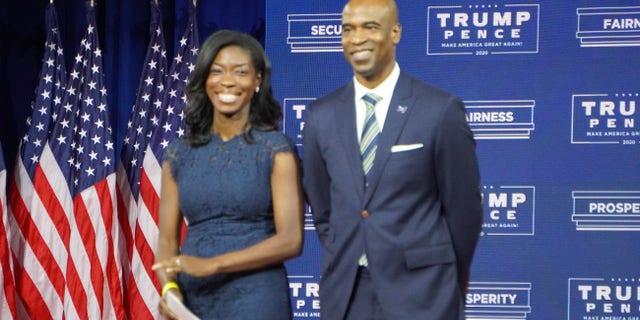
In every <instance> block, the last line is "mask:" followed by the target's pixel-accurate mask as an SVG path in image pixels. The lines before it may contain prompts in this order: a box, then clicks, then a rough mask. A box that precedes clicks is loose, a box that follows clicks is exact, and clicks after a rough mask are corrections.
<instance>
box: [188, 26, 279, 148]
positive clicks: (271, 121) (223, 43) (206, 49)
mask: <svg viewBox="0 0 640 320" xmlns="http://www.w3.org/2000/svg"><path fill="white" fill-rule="evenodd" d="M227 46H238V47H240V48H242V49H244V50H246V51H247V53H249V56H250V57H251V63H252V64H253V68H254V69H255V70H256V73H257V74H260V75H261V76H262V81H261V84H260V91H259V92H257V93H255V94H254V95H253V97H252V98H251V103H250V108H249V121H248V123H247V124H246V126H250V127H251V130H259V131H271V130H278V121H279V120H280V119H281V118H282V109H281V106H280V103H278V101H276V100H275V98H274V97H273V93H272V90H271V63H270V62H269V59H268V58H267V55H266V53H265V52H264V48H263V47H262V45H261V44H260V43H259V42H258V41H257V40H256V39H255V38H253V37H252V36H250V35H248V34H246V33H242V32H238V31H233V30H220V31H216V32H215V33H213V34H211V35H210V36H209V37H208V38H207V39H206V40H205V42H204V43H203V44H202V47H201V48H200V50H199V52H198V58H197V60H196V66H195V69H194V70H193V73H192V76H191V80H190V81H189V83H187V86H186V88H185V93H186V95H187V106H186V107H185V125H186V129H187V130H186V131H187V132H186V134H185V136H184V139H185V140H186V141H187V143H188V144H189V145H191V146H195V147H197V146H202V145H204V144H206V143H208V142H209V140H210V139H211V136H210V131H211V125H212V123H213V105H212V104H211V101H210V100H209V97H208V96H207V93H206V90H205V84H206V81H207V78H208V77H209V68H210V67H211V63H213V60H214V59H215V58H216V56H217V55H218V52H220V50H221V49H222V48H224V47H227ZM251 130H245V134H244V138H245V140H247V142H249V143H251V142H253V138H252V136H251Z"/></svg>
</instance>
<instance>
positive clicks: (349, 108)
mask: <svg viewBox="0 0 640 320" xmlns="http://www.w3.org/2000/svg"><path fill="white" fill-rule="evenodd" d="M354 95H355V92H354V88H353V82H350V83H349V84H347V85H346V86H345V87H344V90H343V91H342V94H341V95H340V98H339V99H338V101H337V104H336V106H335V108H334V111H335V113H334V115H335V121H336V124H337V125H336V127H337V130H338V132H337V134H338V138H339V139H340V142H341V143H342V145H343V147H344V150H345V155H346V156H347V163H348V164H349V167H350V168H349V169H350V171H351V177H352V179H353V180H354V181H353V182H354V185H355V186H357V190H356V192H357V194H358V197H359V198H360V199H362V196H363V193H364V175H363V173H362V160H361V157H360V144H359V142H358V134H357V130H356V108H355V105H354V101H355V98H354ZM329 134H330V133H329Z"/></svg>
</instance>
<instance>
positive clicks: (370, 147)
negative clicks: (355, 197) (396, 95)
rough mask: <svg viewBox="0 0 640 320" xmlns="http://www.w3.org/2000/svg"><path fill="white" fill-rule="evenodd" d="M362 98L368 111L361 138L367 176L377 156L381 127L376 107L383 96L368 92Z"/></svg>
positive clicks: (361, 151) (364, 169)
mask: <svg viewBox="0 0 640 320" xmlns="http://www.w3.org/2000/svg"><path fill="white" fill-rule="evenodd" d="M362 100H363V101H364V104H365V106H366V107H367V112H366V113H365V116H364V126H363V128H362V136H361V138H360V154H361V155H362V170H363V171H364V175H365V177H367V176H368V174H369V172H370V171H371V167H373V159H374V158H375V157H376V149H378V136H379V135H380V127H379V126H378V121H376V112H375V107H376V104H377V103H378V102H379V101H380V100H382V97H380V96H378V95H376V94H374V93H367V94H365V95H364V96H363V97H362Z"/></svg>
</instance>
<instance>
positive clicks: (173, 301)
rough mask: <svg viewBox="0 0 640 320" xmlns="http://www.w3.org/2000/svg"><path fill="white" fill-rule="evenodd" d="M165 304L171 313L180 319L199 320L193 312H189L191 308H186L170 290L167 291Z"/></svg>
mask: <svg viewBox="0 0 640 320" xmlns="http://www.w3.org/2000/svg"><path fill="white" fill-rule="evenodd" d="M166 296H167V297H166V298H167V306H169V309H170V310H171V312H173V314H175V315H176V316H177V317H178V319H180V320H200V318H198V317H197V316H196V315H195V314H193V313H192V312H191V310H189V309H187V307H186V306H185V305H184V304H183V303H182V301H180V299H178V296H176V295H175V293H173V292H171V291H167V294H166Z"/></svg>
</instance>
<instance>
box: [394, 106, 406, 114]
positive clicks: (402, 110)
mask: <svg viewBox="0 0 640 320" xmlns="http://www.w3.org/2000/svg"><path fill="white" fill-rule="evenodd" d="M407 109H409V107H405V106H401V105H398V108H396V111H397V112H400V113H402V114H404V113H405V112H407Z"/></svg>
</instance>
